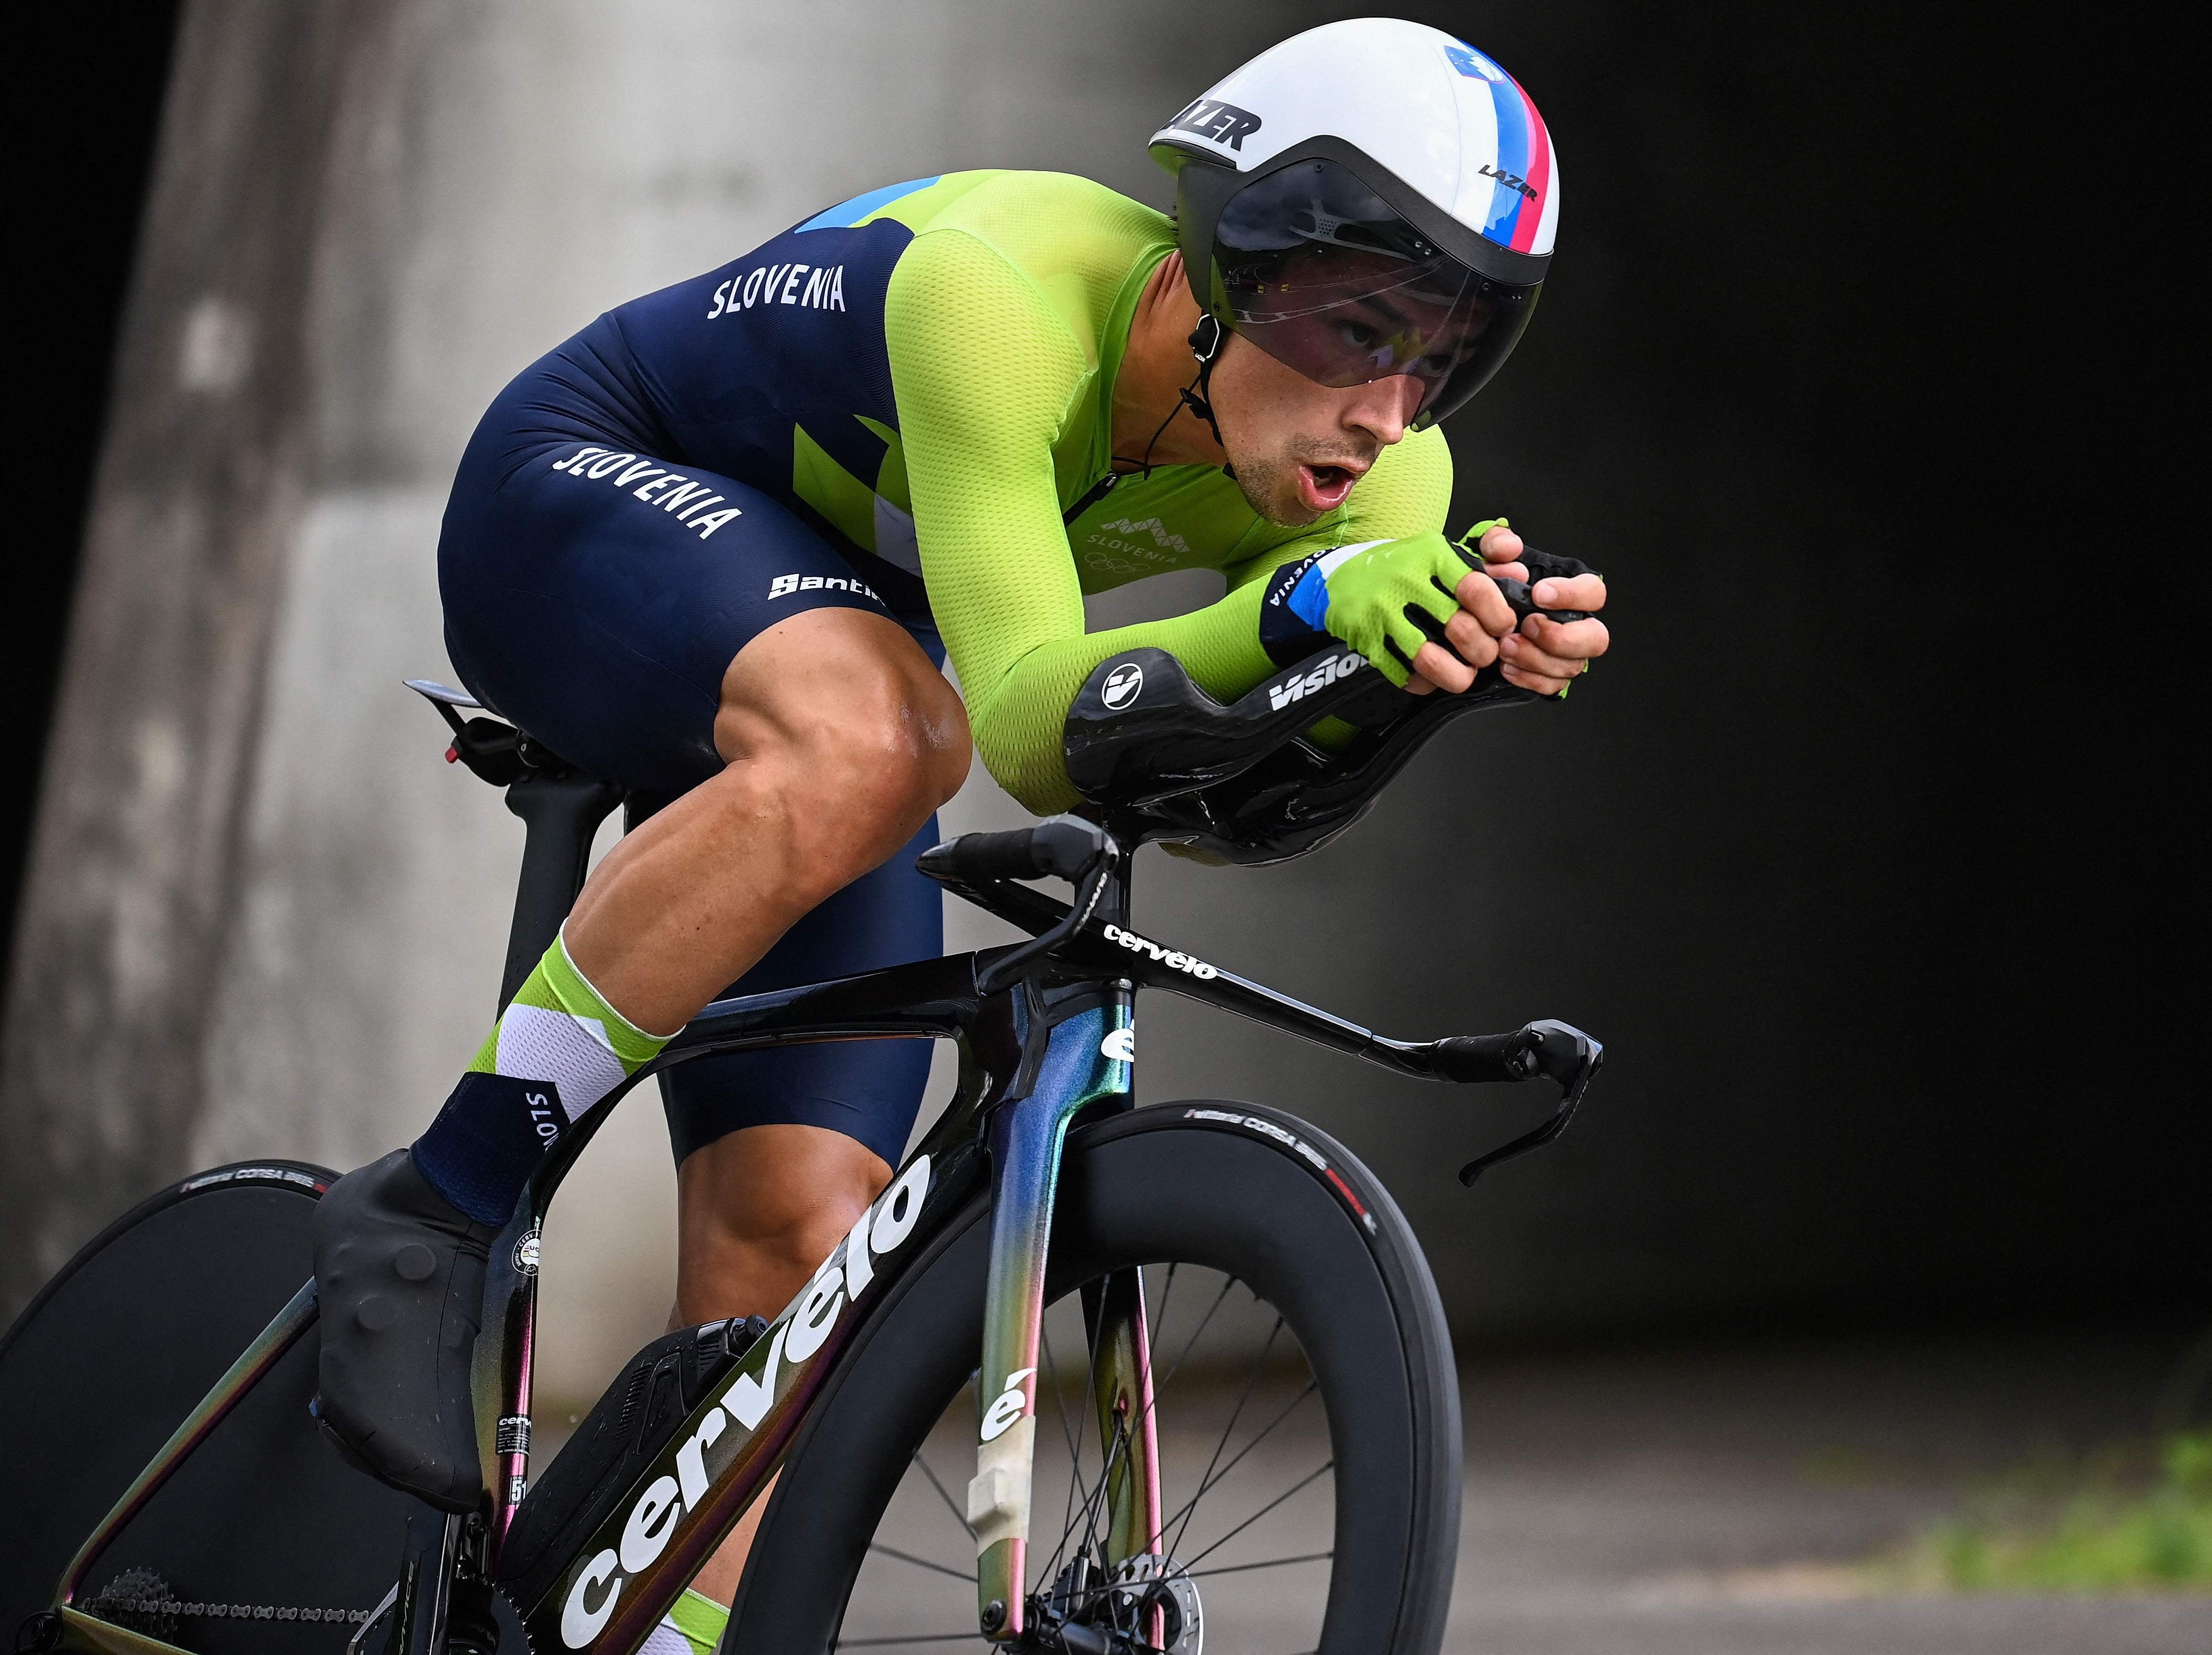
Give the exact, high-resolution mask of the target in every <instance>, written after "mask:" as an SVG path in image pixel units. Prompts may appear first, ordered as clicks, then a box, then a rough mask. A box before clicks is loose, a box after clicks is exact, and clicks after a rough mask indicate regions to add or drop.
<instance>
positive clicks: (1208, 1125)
mask: <svg viewBox="0 0 2212 1655" xmlns="http://www.w3.org/2000/svg"><path fill="white" fill-rule="evenodd" d="M988 1211H989V1209H988V1203H987V1200H986V1199H984V1198H979V1199H978V1200H976V1201H975V1203H972V1204H971V1205H970V1206H969V1209H967V1210H966V1211H965V1212H963V1213H962V1214H961V1215H958V1216H957V1218H955V1219H954V1220H953V1221H952V1222H950V1223H949V1224H947V1225H946V1226H945V1228H944V1229H943V1230H942V1231H941V1232H940V1233H939V1234H937V1235H936V1236H934V1237H933V1238H932V1240H931V1243H930V1246H929V1247H928V1249H927V1252H925V1254H924V1255H923V1257H922V1258H920V1259H918V1260H917V1261H916V1262H915V1266H914V1267H913V1268H911V1269H909V1270H907V1271H906V1272H905V1273H904V1274H903V1276H902V1278H901V1280H900V1282H899V1283H898V1285H897V1288H896V1290H895V1291H894V1292H892V1293H891V1294H889V1295H888V1296H887V1297H886V1298H885V1299H884V1301H883V1302H882V1303H881V1304H879V1305H878V1306H877V1307H876V1308H875V1310H874V1311H873V1312H872V1313H871V1315H870V1316H869V1319H868V1320H867V1322H866V1324H865V1325H862V1326H861V1327H860V1329H859V1330H858V1331H856V1334H855V1336H854V1343H853V1345H852V1347H851V1349H850V1350H849V1353H848V1356H847V1358H846V1360H845V1361H842V1362H841V1363H840V1365H839V1368H838V1372H837V1373H836V1375H835V1376H834V1378H833V1379H832V1381H831V1384H830V1388H829V1390H828V1391H826V1392H825V1394H824V1395H823V1397H822V1399H821V1400H820V1402H819V1403H817V1405H816V1407H815V1408H814V1409H813V1410H812V1415H811V1419H810V1421H809V1422H808V1425H807V1427H806V1429H805V1432H804V1434H802V1435H801V1436H800V1438H799V1440H798V1441H797V1442H796V1443H795V1444H794V1445H793V1449H792V1454H791V1458H790V1460H789V1462H788V1464H787V1465H786V1467H785V1470H784V1475H783V1476H782V1477H781V1480H780V1481H779V1482H778V1485H777V1489H776V1493H775V1496H774V1498H773V1500H771V1502H770V1504H769V1509H768V1512H767V1514H766V1517H765V1519H764V1521H763V1525H762V1528H761V1535H760V1538H759V1540H758V1541H757V1543H756V1544H755V1546H754V1549H753V1552H752V1555H751V1557H750V1561H749V1564H748V1567H747V1569H746V1572H745V1577H744V1582H743V1584H742V1585H741V1587H740V1589H739V1591H738V1597H737V1601H736V1603H735V1604H734V1605H733V1606H732V1614H731V1618H730V1628H729V1631H728V1633H727V1634H726V1637H725V1639H724V1641H723V1645H722V1647H723V1649H724V1650H725V1651H726V1652H729V1651H742V1650H752V1649H776V1650H793V1651H805V1652H828V1651H831V1650H840V1649H842V1650H854V1649H860V1648H863V1647H866V1648H881V1649H886V1650H897V1649H907V1648H911V1649H915V1650H924V1649H942V1648H945V1647H957V1646H960V1645H961V1644H963V1642H965V1643H967V1644H968V1645H969V1646H971V1647H977V1648H987V1647H989V1646H988V1645H987V1644H986V1643H985V1641H984V1640H983V1639H982V1638H981V1634H979V1633H977V1631H976V1622H975V1616H976V1606H975V1544H974V1542H973V1539H972V1537H971V1536H970V1534H969V1530H968V1527H967V1524H966V1521H965V1519H964V1518H963V1513H962V1500H961V1494H962V1492H963V1489H964V1488H965V1485H966V1483H967V1480H968V1478H969V1476H970V1475H971V1474H972V1473H973V1471H974V1470H975V1436H976V1429H975V1422H976V1418H977V1410H976V1400H975V1392H974V1374H975V1362H976V1355H977V1352H978V1350H979V1349H980V1343H981V1337H982V1317H983V1293H984V1276H985V1270H986V1266H987V1252H988V1240H989V1229H990V1226H989V1223H988V1222H987V1220H988ZM1132 1267H1141V1269H1142V1274H1143V1281H1144V1287H1145V1298H1146V1311H1147V1323H1148V1325H1149V1328H1150V1331H1151V1337H1152V1358H1153V1360H1152V1372H1153V1373H1154V1374H1155V1376H1156V1385H1157V1403H1156V1406H1157V1409H1158V1439H1159V1447H1160V1455H1159V1458H1160V1473H1161V1475H1160V1482H1161V1504H1160V1509H1161V1512H1162V1514H1163V1516H1164V1519H1165V1522H1164V1525H1163V1528H1164V1544H1163V1548H1162V1550H1163V1552H1164V1562H1162V1563H1160V1564H1159V1565H1158V1566H1157V1567H1158V1570H1159V1572H1162V1573H1165V1574H1166V1575H1168V1576H1169V1577H1170V1583H1171V1585H1172V1591H1169V1592H1165V1593H1163V1592H1162V1591H1159V1590H1158V1589H1157V1588H1155V1589H1153V1590H1152V1593H1151V1596H1150V1597H1148V1598H1147V1600H1146V1601H1148V1602H1154V1603H1160V1602H1170V1603H1172V1604H1173V1605H1174V1612H1173V1613H1171V1614H1170V1615H1168V1616H1164V1617H1162V1618H1159V1619H1155V1620H1154V1621H1153V1622H1152V1626H1153V1627H1154V1628H1155V1630H1156V1635H1159V1636H1162V1637H1164V1639H1165V1640H1166V1641H1165V1643H1164V1648H1165V1649H1167V1650H1169V1651H1170V1652H1173V1655H1198V1652H1199V1651H1200V1647H1201V1646H1202V1647H1203V1650H1204V1651H1205V1652H1206V1655H1231V1652H1238V1651H1252V1652H1274V1655H1297V1652H1308V1651H1318V1652H1321V1655H1432V1652H1434V1651H1435V1650H1436V1648H1437V1645H1438V1643H1439V1642H1440V1641H1441V1640H1442V1637H1443V1624H1444V1614H1445V1610H1446V1609H1447V1608H1448V1607H1449V1602H1450V1597H1451V1576H1452V1567H1453V1562H1454V1557H1455V1549H1456V1542H1457V1537H1458V1530H1459V1493H1460V1452H1459V1451H1460V1436H1459V1403H1458V1392H1457V1386H1456V1383H1455V1377H1454V1373H1453V1368H1452V1361H1451V1347H1450V1342H1449V1337H1448V1336H1447V1334H1446V1332H1445V1328H1444V1322H1443V1309H1442V1306H1440V1305H1439V1303H1438V1301H1437V1293H1436V1287H1435V1283H1434V1282H1433V1281H1432V1280H1431V1277H1430V1275H1429V1270H1428V1266H1427V1264H1426V1262H1425V1260H1424V1259H1423V1258H1422V1257H1421V1254H1420V1250H1419V1246H1417V1245H1416V1244H1415V1242H1414V1240H1413V1234H1412V1232H1411V1231H1410V1230H1409V1229H1408V1228H1407V1225H1406V1222H1405V1220H1404V1218H1403V1217H1402V1216H1401V1215H1400V1213H1399V1212H1398V1209H1397V1208H1396V1206H1395V1203H1392V1201H1391V1200H1390V1198H1389V1196H1388V1195H1387V1194H1386V1193H1385V1192H1384V1191H1383V1189H1382V1187H1381V1185H1379V1184H1377V1183H1376V1181H1375V1179H1373V1177H1372V1176H1371V1175H1370V1174H1369V1173H1368V1172H1367V1171H1366V1169H1365V1168H1364V1167H1361V1166H1360V1165H1359V1164H1358V1162H1357V1161H1354V1160H1353V1159H1352V1157H1351V1155H1348V1154H1346V1152H1345V1151H1344V1150H1343V1149H1341V1148H1340V1147H1339V1146H1338V1145H1336V1144H1335V1143H1332V1142H1330V1141H1329V1140H1328V1138H1326V1137H1322V1135H1321V1134H1320V1133H1318V1132H1316V1131H1314V1130H1313V1129H1312V1128H1311V1127H1310V1126H1307V1125H1304V1124H1303V1123H1301V1122H1298V1121H1296V1120H1292V1119H1291V1118H1288V1117H1285V1116H1282V1115H1279V1114H1275V1113H1273V1112H1270V1111H1267V1110H1261V1109H1255V1108H1253V1107H1251V1106H1249V1105H1244V1104H1231V1103H1183V1104H1168V1105H1161V1106H1154V1107H1151V1108H1146V1109H1141V1110H1137V1111H1133V1112H1129V1113H1127V1114H1123V1115H1120V1116H1116V1117H1115V1118H1111V1119H1109V1120H1107V1121H1105V1122H1103V1123H1101V1124H1100V1125H1096V1126H1093V1127H1088V1128H1085V1129H1084V1130H1083V1131H1079V1132H1077V1133H1075V1134H1074V1135H1073V1136H1072V1137H1071V1138H1070V1139H1069V1142H1068V1146H1067V1153H1066V1158H1065V1161H1064V1166H1063V1173H1062V1179H1061V1184H1060V1196H1059V1201H1058V1209H1057V1214H1056V1216H1055V1219H1054V1226H1053V1241H1052V1256H1051V1264H1050V1268H1049V1270H1048V1277H1047V1284H1046V1300H1047V1303H1048V1306H1049V1308H1048V1312H1047V1315H1046V1319H1045V1327H1044V1339H1043V1348H1042V1354H1041V1361H1042V1367H1043V1372H1042V1373H1040V1374H1039V1375H1038V1390H1037V1402H1036V1409H1037V1434H1036V1443H1037V1449H1036V1484H1035V1488H1034V1493H1033V1498H1032V1504H1031V1512H1032V1516H1031V1520H1030V1545H1029V1557H1030V1580H1029V1582H1028V1590H1029V1591H1030V1593H1031V1594H1033V1596H1034V1595H1036V1594H1042V1595H1043V1596H1044V1597H1046V1598H1048V1599H1049V1600H1051V1601H1053V1602H1054V1603H1057V1604H1059V1605H1060V1606H1061V1607H1063V1608H1065V1607H1067V1606H1069V1605H1071V1604H1073V1605H1077V1606H1078V1607H1079V1606H1080V1604H1081V1603H1083V1602H1085V1601H1091V1602H1096V1603H1098V1604H1100V1605H1101V1615H1100V1616H1099V1617H1098V1618H1100V1619H1103V1618H1104V1611H1105V1609H1106V1606H1108V1605H1109V1603H1111V1600H1112V1598H1113V1595H1114V1594H1113V1591H1112V1587H1111V1584H1110V1576H1109V1574H1108V1573H1105V1572H1103V1571H1101V1570H1100V1569H1098V1567H1097V1562H1096V1560H1097V1559H1098V1558H1099V1556H1100V1543H1101V1541H1102V1538H1103V1536H1102V1533H1101V1529H1102V1525H1103V1512H1102V1507H1103V1505H1104V1503H1105V1502H1104V1500H1103V1498H1102V1497H1101V1494H1100V1484H1101V1482H1103V1480H1104V1478H1103V1471H1104V1470H1105V1467H1104V1465H1103V1462H1102V1455H1101V1452H1100V1447H1099V1439H1098V1433H1097V1430H1096V1429H1095V1428H1094V1427H1095V1421H1094V1420H1092V1419H1091V1417H1090V1414H1091V1409H1090V1408H1089V1405H1088V1404H1089V1398H1090V1397H1091V1357H1090V1351H1089V1347H1088V1341H1087V1338H1086V1337H1085V1322H1084V1319H1083V1316H1082V1313H1081V1306H1080V1303H1079V1300H1080V1296H1081V1295H1080V1292H1079V1290H1080V1289H1081V1288H1083V1287H1084V1285H1085V1283H1094V1282H1098V1281H1099V1280H1101V1278H1103V1277H1104V1276H1107V1275H1108V1274H1109V1273H1110V1272H1115V1271H1121V1270H1129V1269H1131V1268H1132ZM1048 1396H1049V1397H1050V1400H1049V1401H1048V1400H1047V1398H1048ZM1109 1452H1110V1451H1109ZM1122 1595H1124V1596H1127V1593H1126V1592H1125V1593H1123V1594H1122ZM1160 1628H1164V1630H1160ZM1146 1641H1147V1643H1148V1644H1149V1640H1146Z"/></svg>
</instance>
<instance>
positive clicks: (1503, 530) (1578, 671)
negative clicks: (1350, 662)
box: [1408, 523, 1612, 695]
mask: <svg viewBox="0 0 2212 1655" xmlns="http://www.w3.org/2000/svg"><path fill="white" fill-rule="evenodd" d="M1479 549H1480V551H1481V553H1482V561H1483V566H1484V567H1485V568H1486V569H1487V570H1488V571H1489V572H1490V573H1492V574H1493V575H1496V576H1498V578H1499V579H1504V580H1519V581H1523V582H1525V581H1526V580H1527V579H1528V575H1529V570H1528V565H1526V564H1524V563H1522V562H1521V561H1519V560H1520V556H1521V554H1522V550H1523V549H1524V547H1523V545H1522V539H1521V537H1520V536H1518V535H1516V534H1515V533H1514V532H1513V530H1510V529H1509V528H1507V527H1506V526H1505V525H1504V524H1503V523H1497V524H1492V525H1491V526H1490V528H1489V529H1488V530H1486V531H1485V532H1484V534H1483V537H1482V539H1481V541H1480V543H1479ZM1529 595H1530V596H1531V597H1534V599H1535V600H1536V604H1537V607H1538V608H1540V609H1583V610H1585V611H1589V610H1596V609H1603V608H1604V607H1605V577H1604V576H1603V575H1599V574H1578V575H1571V576H1568V577H1565V578H1559V577H1556V576H1546V577H1543V578H1541V579H1538V580H1537V582H1536V584H1535V586H1534V589H1533V590H1532V591H1531V592H1530V594H1529ZM1501 601H1502V600H1501ZM1611 642H1612V634H1610V633H1609V632H1607V630H1606V624H1605V622H1604V621H1600V620H1597V619H1595V617H1593V618H1592V619H1589V620H1587V621H1567V622H1565V624H1562V623H1561V622H1559V621H1554V620H1553V619H1551V618H1550V617H1549V616H1548V615H1530V616H1529V617H1528V619H1527V620H1526V621H1522V623H1521V627H1520V630H1519V631H1518V632H1516V633H1514V634H1513V635H1511V636H1510V637H1505V638H1503V639H1501V641H1500V643H1499V645H1498V650H1499V652H1500V653H1501V654H1502V655H1503V656H1504V664H1503V665H1502V666H1501V667H1500V668H1499V671H1500V673H1501V675H1502V676H1504V679H1505V682H1508V683H1510V684H1517V685H1518V686H1520V688H1522V689H1533V690H1534V691H1535V692H1536V693H1537V694H1540V695H1557V694H1561V693H1562V692H1564V691H1565V688H1566V687H1567V686H1568V685H1569V684H1570V683H1571V682H1573V681H1574V680H1575V679H1577V678H1578V677H1580V676H1582V675H1583V673H1585V672H1588V671H1589V664H1590V663H1591V662H1592V661H1595V659H1596V658H1598V657H1599V656H1601V655H1602V654H1604V653H1605V652H1606V649H1607V646H1609V645H1610V644H1611ZM1408 688H1412V686H1408Z"/></svg>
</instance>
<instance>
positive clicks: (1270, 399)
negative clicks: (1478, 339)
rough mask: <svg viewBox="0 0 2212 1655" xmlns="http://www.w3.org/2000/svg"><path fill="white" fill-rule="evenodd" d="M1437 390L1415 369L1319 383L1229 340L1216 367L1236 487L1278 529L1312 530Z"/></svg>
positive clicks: (1217, 400)
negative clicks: (1295, 526) (1279, 526)
mask: <svg viewBox="0 0 2212 1655" xmlns="http://www.w3.org/2000/svg"><path fill="white" fill-rule="evenodd" d="M1427 389H1428V387H1427V386H1426V385H1425V384H1424V383H1423V382H1422V381H1421V380H1420V379H1418V378H1416V377H1415V376H1414V375H1413V374H1410V373H1396V374H1393V375H1391V376H1390V377H1389V379H1371V380H1370V381H1368V382H1367V383H1366V384H1364V385H1345V386H1341V387H1337V386H1331V385H1316V384H1315V383H1314V381H1312V380H1311V379H1307V378H1306V376H1305V375H1304V374H1303V373H1299V372H1298V371H1297V369H1296V368H1293V367H1288V366H1286V365H1285V364H1284V363H1282V362H1279V361H1276V360H1275V359H1274V357H1273V356H1271V355H1268V354H1267V352H1266V351H1264V350H1261V349H1260V348H1259V347H1258V346H1256V345H1255V344H1254V343H1252V342H1251V341H1250V340H1249V339H1245V338H1242V337H1239V336H1237V335H1235V334H1231V335H1230V336H1229V338H1228V341H1227V342H1226V343H1225V346H1224V347H1223V349H1222V353H1221V360H1220V361H1219V362H1218V364H1217V365H1216V367H1215V368H1214V370H1213V379H1212V386H1211V391H1212V402H1213V409H1214V413H1215V415H1216V416H1217V417H1218V419H1219V420H1220V421H1221V440H1222V446H1224V447H1225V449H1226V450H1227V451H1228V454H1229V458H1230V462H1231V464H1232V465H1234V466H1235V468H1236V470H1237V487H1238V488H1242V489H1243V492H1244V498H1245V499H1246V500H1248V501H1249V502H1250V504H1251V506H1252V509H1253V510H1254V511H1255V512H1259V513H1260V515H1261V517H1264V518H1267V520H1268V521H1269V522H1271V523H1284V524H1305V523H1311V522H1313V521H1314V520H1315V519H1316V518H1320V517H1322V516H1325V515H1326V514H1327V513H1328V512H1333V511H1334V510H1335V509H1336V508H1337V507H1338V506H1341V505H1343V504H1344V498H1345V496H1346V494H1350V493H1351V492H1352V484H1354V483H1355V482H1358V481H1359V479H1360V477H1361V476H1364V474H1365V473H1366V471H1367V469H1368V467H1370V466H1371V465H1372V464H1375V461H1376V457H1377V456H1378V455H1380V454H1381V453H1382V452H1383V450H1384V449H1385V448H1387V447H1389V446H1390V445H1391V444H1392V443H1394V442H1396V441H1397V440H1399V439H1400V438H1401V437H1402V436H1404V435H1405V434H1406V428H1407V426H1408V425H1410V424H1411V423H1412V422H1413V416H1414V415H1416V414H1418V413H1419V412H1420V409H1421V403H1422V400H1423V397H1425V394H1426V392H1427Z"/></svg>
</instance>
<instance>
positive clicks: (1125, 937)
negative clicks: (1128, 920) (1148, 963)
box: [1106, 925, 1221, 982]
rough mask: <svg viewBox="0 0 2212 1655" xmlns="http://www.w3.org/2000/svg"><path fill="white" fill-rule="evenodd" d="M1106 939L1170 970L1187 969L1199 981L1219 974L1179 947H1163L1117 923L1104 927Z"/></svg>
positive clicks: (1204, 962)
mask: <svg viewBox="0 0 2212 1655" xmlns="http://www.w3.org/2000/svg"><path fill="white" fill-rule="evenodd" d="M1106 940H1107V941H1108V942H1109V943H1120V944H1121V946H1122V947H1123V948H1125V949H1128V950H1129V952H1130V953H1132V954H1148V955H1151V956H1152V958H1153V959H1155V960H1157V961H1159V962H1160V963H1161V964H1162V965H1164V966H1165V967H1168V969H1169V970H1170V971H1187V972H1188V973H1190V974H1191V975H1192V976H1194V977H1195V978H1197V979H1199V980H1200V982H1204V981H1205V980H1206V979H1208V978H1210V977H1218V976H1220V975H1221V973H1219V972H1218V971H1217V970H1216V969H1215V968H1214V967H1212V966H1209V965H1207V964H1206V961H1203V960H1196V959H1193V958H1192V957H1191V956H1190V955H1188V954H1185V953H1183V952H1182V950H1181V949H1164V948H1162V947H1161V946H1160V945H1159V944H1158V943H1155V942H1152V940H1151V939H1150V938H1148V937H1139V936H1138V935H1137V933H1136V932H1134V931H1123V930H1122V929H1121V927H1120V926H1119V925H1109V926H1107V927H1106Z"/></svg>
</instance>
